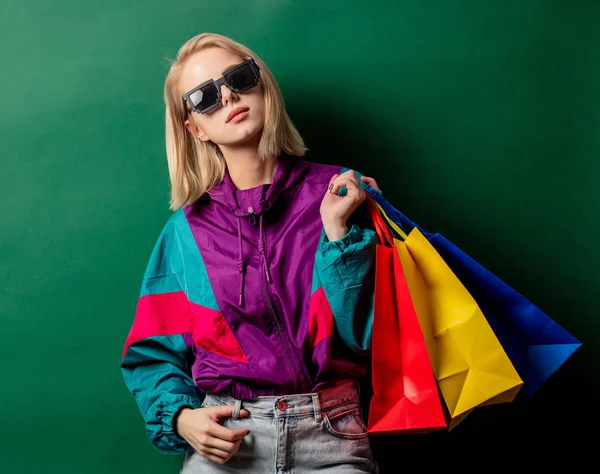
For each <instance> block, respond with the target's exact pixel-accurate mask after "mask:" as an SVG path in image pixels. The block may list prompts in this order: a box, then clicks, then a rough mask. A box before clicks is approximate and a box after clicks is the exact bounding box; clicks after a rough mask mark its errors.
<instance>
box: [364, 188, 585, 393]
mask: <svg viewBox="0 0 600 474" xmlns="http://www.w3.org/2000/svg"><path fill="white" fill-rule="evenodd" d="M365 191H366V192H367V193H368V194H369V195H370V196H371V197H372V198H373V200H375V202H376V203H377V204H378V205H379V208H380V211H382V213H383V214H384V215H385V216H386V217H387V219H388V222H389V221H391V222H393V223H395V224H396V226H398V227H399V230H400V236H402V234H404V235H406V234H408V233H409V232H410V231H411V230H412V229H413V228H414V227H416V228H417V229H419V231H421V233H422V234H423V235H424V236H425V237H426V238H427V240H428V241H429V242H430V243H431V245H432V246H433V247H434V248H435V249H436V250H437V252H438V253H439V254H440V256H441V257H442V258H443V260H444V261H445V262H446V263H447V264H448V266H449V267H450V268H451V270H452V271H453V272H454V274H455V275H456V276H457V277H458V279H459V280H460V281H461V283H462V284H463V285H464V286H465V288H466V289H467V290H468V291H469V293H471V295H472V296H473V298H474V299H475V301H476V302H477V304H478V305H479V307H480V308H481V310H482V312H483V314H484V315H485V317H486V319H487V321H488V323H489V324H490V326H491V328H492V330H493V331H494V333H495V334H496V337H497V338H498V340H499V341H500V344H501V345H502V347H503V348H504V350H505V351H506V354H507V355H508V357H509V358H510V360H511V362H512V363H513V365H514V367H515V369H516V370H517V372H518V374H519V376H520V377H521V378H522V379H523V382H524V384H523V387H522V389H521V391H522V392H523V393H525V394H526V395H527V396H532V395H533V394H534V393H535V392H536V391H537V390H538V389H539V388H540V387H541V386H542V385H543V384H544V383H545V382H546V381H547V380H548V379H549V378H550V377H551V376H552V375H553V374H554V373H555V372H556V371H557V370H558V368H559V367H560V366H561V365H562V364H564V363H565V362H566V360H567V359H568V358H569V357H571V355H572V354H573V353H574V352H575V351H576V350H577V349H578V348H579V347H580V346H581V342H580V341H578V340H577V339H576V338H575V337H573V336H572V335H571V334H570V333H569V332H567V331H566V330H565V329H564V328H563V327H562V326H560V325H559V324H558V323H556V321H554V320H552V319H551V318H550V317H549V316H548V315H547V314H545V313H544V312H543V311H542V310H541V309H540V308H538V307H537V306H535V305H534V304H533V303H531V301H529V300H528V299H527V298H525V297H524V296H523V295H522V294H520V293H519V292H517V291H516V290H514V289H513V288H511V287H510V286H509V285H507V284H506V283H504V282H503V281H502V280H500V278H498V277H497V276H496V275H494V274H493V273H492V272H490V271H489V270H487V269H486V268H484V267H483V266H482V265H481V264H479V263H478V262H477V261H475V260H474V259H473V258H471V257H469V256H468V255H467V254H466V253H465V252H463V251H462V250H461V249H459V248H458V247H457V246H456V245H454V244H453V243H452V242H450V241H449V240H448V239H446V238H445V237H444V236H442V235H441V234H439V233H431V232H426V231H425V230H424V229H422V228H421V227H420V226H418V225H417V224H415V223H414V222H413V221H411V220H410V219H409V218H408V217H406V216H405V215H404V214H402V213H401V212H400V211H399V210H397V209H396V208H394V207H393V206H392V205H391V204H390V203H389V201H387V200H386V199H385V198H384V197H383V196H382V195H381V194H380V193H379V192H377V191H375V190H374V189H373V188H371V187H368V188H367V189H365Z"/></svg>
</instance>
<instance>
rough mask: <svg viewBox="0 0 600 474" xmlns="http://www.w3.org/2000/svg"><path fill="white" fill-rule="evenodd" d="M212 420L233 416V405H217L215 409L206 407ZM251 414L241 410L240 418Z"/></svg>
mask: <svg viewBox="0 0 600 474" xmlns="http://www.w3.org/2000/svg"><path fill="white" fill-rule="evenodd" d="M205 410H208V413H209V414H210V416H211V418H212V419H213V420H214V419H217V420H220V419H221V418H223V417H226V416H231V415H232V414H233V405H216V406H214V407H206V408H205ZM249 414H250V412H249V411H248V410H246V409H244V408H242V409H241V410H240V416H248V415H249Z"/></svg>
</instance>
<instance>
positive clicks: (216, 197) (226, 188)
mask: <svg viewBox="0 0 600 474" xmlns="http://www.w3.org/2000/svg"><path fill="white" fill-rule="evenodd" d="M302 161H303V160H301V159H299V158H298V157H297V156H293V155H288V154H287V153H285V152H282V153H281V154H280V156H279V157H278V158H277V170H276V171H275V175H274V176H273V182H272V183H270V184H261V185H259V186H256V187H254V188H250V189H243V190H239V189H237V188H236V187H235V184H233V181H232V180H231V176H230V174H229V169H228V168H227V167H226V168H225V175H224V177H223V180H222V181H221V182H220V183H218V184H216V185H215V186H213V188H212V189H211V190H210V191H209V194H210V199H211V200H213V201H217V202H220V203H222V204H224V205H225V206H226V207H227V208H228V209H229V210H230V211H231V212H232V213H233V214H234V215H236V216H238V217H240V216H247V215H249V214H256V215H260V214H263V213H264V212H266V211H267V210H268V209H269V208H270V207H271V206H272V205H273V204H274V203H275V200H276V199H277V197H278V196H279V195H280V194H281V193H282V192H283V191H285V190H286V189H290V188H291V187H292V186H293V185H294V183H295V182H296V181H297V180H298V178H299V177H300V175H301V174H302V171H303V169H301V168H304V167H303V166H298V165H300V164H301V162H302Z"/></svg>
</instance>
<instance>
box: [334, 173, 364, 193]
mask: <svg viewBox="0 0 600 474" xmlns="http://www.w3.org/2000/svg"><path fill="white" fill-rule="evenodd" d="M342 187H345V188H346V195H349V196H352V197H354V198H358V197H360V190H361V189H362V186H361V185H360V184H359V183H358V182H357V181H354V180H353V179H351V178H345V177H342V176H339V177H338V178H337V179H336V180H335V182H334V183H333V189H332V191H331V192H332V193H337V192H338V191H339V189H340V188H342Z"/></svg>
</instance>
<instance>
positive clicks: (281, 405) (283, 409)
mask: <svg viewBox="0 0 600 474" xmlns="http://www.w3.org/2000/svg"><path fill="white" fill-rule="evenodd" d="M286 408H287V403H285V402H284V401H281V402H279V409H280V410H281V411H285V409H286Z"/></svg>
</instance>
